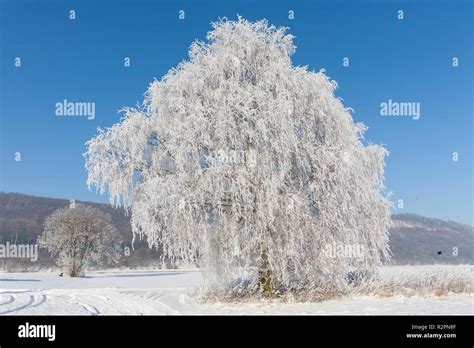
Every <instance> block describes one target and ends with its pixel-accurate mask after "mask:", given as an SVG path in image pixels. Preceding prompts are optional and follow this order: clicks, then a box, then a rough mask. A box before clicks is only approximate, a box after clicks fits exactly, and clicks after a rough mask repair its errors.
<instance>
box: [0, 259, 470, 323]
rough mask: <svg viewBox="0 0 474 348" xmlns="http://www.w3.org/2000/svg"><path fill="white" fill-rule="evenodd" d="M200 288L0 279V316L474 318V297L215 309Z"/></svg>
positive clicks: (168, 281) (38, 277) (150, 277)
mask: <svg viewBox="0 0 474 348" xmlns="http://www.w3.org/2000/svg"><path fill="white" fill-rule="evenodd" d="M436 267H437V268H439V267H443V266H436ZM446 267H451V268H452V267H453V266H446ZM457 267H464V268H465V267H470V266H457ZM426 269H427V266H422V267H416V266H405V267H382V269H381V271H382V273H383V272H390V273H392V272H419V271H420V270H426ZM200 282H201V274H200V272H198V271H174V270H173V271H156V270H153V271H108V272H89V273H87V277H85V278H68V277H59V276H58V274H57V273H54V272H40V273H0V314H4V315H17V314H18V315H55V314H56V315H61V314H63V315H97V314H112V315H115V314H117V315H121V314H138V315H140V314H250V315H252V314H288V315H295V314H316V315H359V314H369V315H370V314H381V315H385V314H389V315H401V314H408V315H410V314H419V315H422V314H426V315H429V314H434V315H437V314H439V315H442V314H468V315H472V314H474V294H449V295H447V296H411V297H405V296H394V297H383V298H378V297H370V296H353V297H350V298H343V299H338V300H328V301H324V302H319V303H281V302H275V301H273V302H271V301H268V302H250V303H249V302H245V303H239V304H230V303H212V304H211V303H203V302H201V301H199V300H198V299H197V297H196V296H195V295H194V294H195V289H196V287H197V286H199V284H200Z"/></svg>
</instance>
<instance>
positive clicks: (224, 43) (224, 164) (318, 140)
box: [85, 17, 390, 297]
mask: <svg viewBox="0 0 474 348" xmlns="http://www.w3.org/2000/svg"><path fill="white" fill-rule="evenodd" d="M294 52H295V46H294V44H293V36H292V35H290V34H288V33H287V29H286V28H276V27H275V26H273V25H270V24H269V23H268V22H267V21H266V20H261V21H257V22H249V21H247V20H245V19H243V18H241V17H239V18H238V19H237V20H236V21H230V20H225V19H224V20H221V21H219V22H216V23H213V24H212V31H210V32H209V33H208V34H207V40H206V41H205V42H200V41H196V42H194V43H193V44H192V45H191V47H190V49H189V59H188V60H186V61H183V62H181V63H180V64H179V65H178V66H177V67H176V68H174V69H171V70H170V71H169V72H168V73H167V74H166V76H164V77H163V78H162V79H161V80H155V81H153V82H152V83H151V84H150V86H149V87H148V90H147V91H146V94H145V99H144V101H143V103H142V104H141V105H139V106H137V107H135V108H125V109H124V110H123V111H124V117H123V118H122V120H121V121H120V122H119V123H117V124H115V125H113V126H112V127H111V128H108V129H105V130H102V129H99V130H98V134H97V135H96V136H95V137H94V138H92V139H91V140H89V141H88V142H87V144H86V145H87V152H86V153H85V159H86V162H85V167H86V170H87V173H88V185H89V187H90V188H92V187H95V188H96V189H97V190H98V191H99V192H100V193H101V194H103V193H106V192H107V193H108V194H109V196H110V201H111V203H112V204H115V205H117V206H125V207H126V208H127V209H129V210H130V211H131V216H132V227H133V233H134V236H135V237H140V238H146V240H147V241H148V243H149V245H150V247H157V246H160V247H161V248H162V249H163V252H164V254H165V256H167V257H169V258H171V259H180V260H184V261H187V262H195V263H197V264H199V265H200V266H201V267H202V268H203V270H204V275H205V280H206V286H207V289H208V290H211V291H214V292H216V293H225V294H231V295H235V294H239V293H240V294H262V295H264V296H266V297H271V296H274V295H275V294H278V293H281V292H285V291H292V292H305V291H309V292H311V291H320V290H321V289H323V288H331V289H342V287H344V286H346V284H347V279H346V275H347V273H348V272H354V271H357V270H363V271H364V272H366V271H372V270H374V269H375V266H376V265H377V264H379V263H380V260H381V258H382V257H386V256H388V252H389V250H388V227H389V224H390V217H389V206H390V204H389V201H388V200H387V198H386V195H385V193H384V186H383V173H384V157H385V155H386V154H387V151H386V150H385V149H384V148H383V147H382V146H379V145H374V144H370V143H368V142H367V141H366V140H364V138H363V134H364V131H365V130H366V127H365V125H364V124H362V123H354V121H353V119H352V116H351V110H350V109H348V108H346V107H344V106H343V104H342V102H341V99H339V98H337V97H336V96H335V95H334V92H335V89H336V87H337V84H336V82H335V81H332V80H330V79H329V78H328V77H327V76H326V74H325V72H324V70H322V71H319V72H314V71H310V70H308V68H307V67H300V66H293V65H292V62H291V56H292V54H293V53H294ZM351 245H359V246H362V249H363V252H362V253H360V254H361V255H358V257H347V255H346V254H345V253H344V252H342V253H341V252H337V251H338V250H342V249H344V248H342V249H341V248H340V246H343V247H345V246H351ZM331 248H332V249H331ZM328 250H333V251H334V250H336V252H328ZM331 291H333V290H331Z"/></svg>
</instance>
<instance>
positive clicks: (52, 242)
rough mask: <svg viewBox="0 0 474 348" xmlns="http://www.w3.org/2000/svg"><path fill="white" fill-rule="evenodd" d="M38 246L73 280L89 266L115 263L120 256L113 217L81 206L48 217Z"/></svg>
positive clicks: (59, 211) (60, 209) (61, 209)
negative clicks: (46, 251) (44, 249)
mask: <svg viewBox="0 0 474 348" xmlns="http://www.w3.org/2000/svg"><path fill="white" fill-rule="evenodd" d="M38 243H39V245H40V246H41V247H43V248H46V249H47V250H48V252H49V253H51V255H52V256H53V257H54V258H55V260H56V263H57V264H58V265H59V266H61V267H62V268H63V269H64V270H65V271H67V272H68V274H69V275H70V276H71V277H77V276H80V275H82V274H83V273H84V271H85V269H86V268H87V267H88V266H90V265H94V264H95V265H100V264H113V263H116V262H117V261H118V259H119V257H120V237H119V235H118V232H117V229H116V228H115V226H114V225H113V224H112V217H111V216H110V215H109V214H106V213H104V212H102V211H100V210H99V209H97V208H94V207H90V206H87V205H84V204H80V203H78V204H74V205H73V206H71V207H65V208H59V209H57V210H55V211H54V212H53V213H52V214H51V215H49V216H48V217H47V218H46V220H45V222H44V231H43V234H42V235H41V236H40V237H39V238H38Z"/></svg>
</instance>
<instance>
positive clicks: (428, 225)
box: [0, 192, 474, 267]
mask: <svg viewBox="0 0 474 348" xmlns="http://www.w3.org/2000/svg"><path fill="white" fill-rule="evenodd" d="M78 202H79V201H78ZM83 203H86V204H89V205H92V206H95V207H97V208H99V209H101V210H103V211H104V212H106V213H108V214H110V215H112V220H113V222H114V224H115V226H116V227H117V229H118V230H119V233H120V234H121V235H122V237H123V240H124V241H125V245H128V246H130V245H131V240H132V231H131V226H130V216H127V215H126V214H125V211H124V210H123V209H115V208H113V207H111V206H110V205H108V204H100V203H91V202H83ZM68 205H69V201H68V200H65V199H56V198H46V197H36V196H29V195H24V194H19V193H1V192H0V244H5V243H6V242H7V241H10V242H16V243H24V244H30V243H31V244H33V243H34V242H35V241H36V238H37V236H38V235H39V234H41V232H42V231H43V222H44V220H45V218H46V216H48V215H49V214H51V213H52V212H53V211H54V210H56V209H58V208H61V207H65V206H68ZM392 219H393V222H394V226H393V228H392V229H391V233H390V248H391V250H392V252H393V257H392V260H391V261H390V264H433V263H449V264H466V263H470V264H472V263H474V228H473V227H472V226H468V225H463V224H460V223H456V222H452V221H443V220H439V219H432V218H427V217H423V216H418V215H413V214H398V215H393V216H392ZM453 248H458V249H457V251H458V255H457V256H455V255H453V251H454V250H455V249H453ZM40 256H41V257H40V263H39V264H40V265H41V266H50V265H52V262H51V260H50V259H49V257H48V255H47V254H45V253H44V252H42V253H41V254H40ZM159 256H160V252H159V251H157V250H152V249H149V248H148V246H147V244H146V242H144V241H138V242H136V243H135V250H133V251H132V253H131V255H130V256H128V257H125V258H124V260H123V263H122V266H125V267H140V266H149V265H150V264H156V263H157V262H158V259H159ZM15 261H16V262H17V260H15ZM4 262H5V261H4ZM1 265H2V263H1V260H0V267H1ZM23 266H24V267H28V266H29V264H28V261H25V262H24V263H23ZM30 266H31V265H30Z"/></svg>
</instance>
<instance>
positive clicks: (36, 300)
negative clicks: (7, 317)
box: [0, 291, 47, 315]
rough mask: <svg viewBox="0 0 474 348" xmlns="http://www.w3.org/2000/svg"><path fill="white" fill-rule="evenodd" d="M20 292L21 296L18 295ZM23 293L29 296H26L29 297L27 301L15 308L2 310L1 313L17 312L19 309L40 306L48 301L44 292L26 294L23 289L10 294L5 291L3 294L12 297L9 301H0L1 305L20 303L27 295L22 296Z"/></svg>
mask: <svg viewBox="0 0 474 348" xmlns="http://www.w3.org/2000/svg"><path fill="white" fill-rule="evenodd" d="M18 294H20V296H18ZM23 294H24V295H26V296H27V297H26V298H27V301H26V303H24V304H21V305H20V306H15V307H13V308H10V309H7V310H5V311H2V312H0V315H4V314H10V313H16V312H19V311H23V310H25V309H30V308H34V307H38V306H40V305H42V304H43V303H45V302H46V301H47V297H46V295H44V294H42V293H40V294H36V293H33V294H26V293H25V291H21V292H20V291H19V292H12V293H11V294H9V293H8V292H3V293H2V295H7V296H9V297H10V299H9V300H8V301H7V302H3V303H0V305H2V306H6V305H9V304H13V305H16V303H19V302H20V301H22V300H23V298H24V297H25V296H22V295H23Z"/></svg>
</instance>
